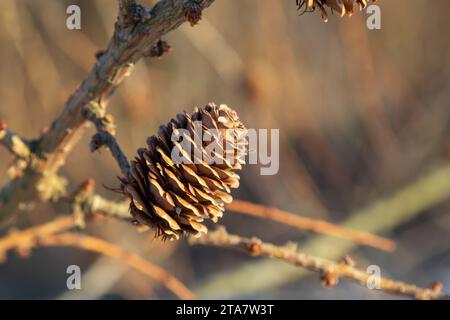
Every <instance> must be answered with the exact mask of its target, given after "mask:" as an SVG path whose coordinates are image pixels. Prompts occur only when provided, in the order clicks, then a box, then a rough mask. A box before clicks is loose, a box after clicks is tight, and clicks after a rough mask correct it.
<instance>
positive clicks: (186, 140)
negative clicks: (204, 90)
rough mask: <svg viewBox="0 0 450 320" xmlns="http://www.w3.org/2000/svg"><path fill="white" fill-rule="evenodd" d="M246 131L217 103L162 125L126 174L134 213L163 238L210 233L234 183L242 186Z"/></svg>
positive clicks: (233, 114)
mask: <svg viewBox="0 0 450 320" xmlns="http://www.w3.org/2000/svg"><path fill="white" fill-rule="evenodd" d="M182 129H185V130H182ZM214 129H215V130H214ZM246 133H247V130H246V129H245V127H244V125H243V124H242V122H241V121H240V120H239V118H238V116H237V115H236V112H235V111H233V110H232V109H230V108H229V107H228V106H226V105H220V106H216V105H215V104H212V103H211V104H208V105H207V106H206V107H205V108H204V109H203V110H202V109H200V110H199V109H198V108H195V110H194V112H192V113H191V114H188V113H186V112H184V113H179V114H178V115H177V116H176V119H172V120H171V121H170V122H169V123H168V124H167V125H163V126H161V127H160V129H159V132H158V136H152V137H150V138H148V139H147V145H148V146H147V148H141V149H139V150H138V156H137V157H136V158H135V159H134V160H133V161H132V162H131V168H132V169H131V175H130V177H128V178H122V179H121V182H122V191H123V193H124V194H126V195H127V196H128V197H129V198H130V199H131V202H130V211H131V214H132V216H133V217H134V218H135V219H136V221H137V222H138V223H139V224H144V225H148V226H150V227H154V228H156V236H161V237H163V239H170V240H173V239H179V237H180V236H181V235H189V234H191V235H194V236H200V235H201V234H202V233H207V231H208V229H207V227H206V226H205V225H204V224H202V222H203V221H204V220H205V219H210V220H212V221H213V222H217V220H218V219H219V218H220V217H222V215H223V212H224V210H225V208H224V205H225V203H230V202H231V201H232V197H231V195H230V194H229V193H230V188H237V187H238V186H239V175H238V174H236V173H235V172H234V171H235V170H239V169H241V164H242V163H243V161H242V160H243V157H244V156H245V155H246V152H247V140H246ZM172 136H177V137H181V138H178V139H172ZM202 136H203V137H204V138H203V140H202V138H201V137H202ZM172 140H174V141H172ZM202 141H203V142H202ZM211 143H215V144H214V146H215V147H216V148H214V151H211V148H209V147H208V146H211ZM188 147H189V148H188ZM173 154H175V155H177V154H178V155H182V156H183V158H181V159H182V160H184V161H182V162H181V161H179V160H177V159H174V156H172V155H173ZM175 160H177V161H175Z"/></svg>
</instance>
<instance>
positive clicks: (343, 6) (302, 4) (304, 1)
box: [296, 0, 377, 21]
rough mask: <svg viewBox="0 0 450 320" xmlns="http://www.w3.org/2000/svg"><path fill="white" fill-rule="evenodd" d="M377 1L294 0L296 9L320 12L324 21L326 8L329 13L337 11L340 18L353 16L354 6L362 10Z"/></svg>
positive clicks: (326, 13)
mask: <svg viewBox="0 0 450 320" xmlns="http://www.w3.org/2000/svg"><path fill="white" fill-rule="evenodd" d="M376 1H377V0H296V2H297V7H298V9H302V8H304V11H315V10H316V9H319V10H320V13H321V15H322V18H323V20H324V21H328V12H327V9H326V8H327V7H328V8H329V9H331V11H332V12H333V11H337V12H338V13H339V14H340V15H341V17H342V16H344V15H346V14H347V15H349V16H351V15H353V13H354V6H355V4H358V5H359V9H360V10H363V9H365V8H366V7H367V3H368V2H372V3H375V2H376Z"/></svg>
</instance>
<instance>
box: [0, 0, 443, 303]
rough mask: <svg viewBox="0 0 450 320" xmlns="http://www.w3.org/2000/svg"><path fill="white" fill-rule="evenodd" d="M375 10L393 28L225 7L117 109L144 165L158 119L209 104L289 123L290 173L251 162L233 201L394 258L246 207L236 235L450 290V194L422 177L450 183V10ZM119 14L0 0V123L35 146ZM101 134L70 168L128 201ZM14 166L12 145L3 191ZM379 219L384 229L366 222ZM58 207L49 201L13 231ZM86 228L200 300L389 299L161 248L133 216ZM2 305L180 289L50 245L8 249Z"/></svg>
mask: <svg viewBox="0 0 450 320" xmlns="http://www.w3.org/2000/svg"><path fill="white" fill-rule="evenodd" d="M143 3H145V4H150V3H151V1H143ZM69 4H77V5H79V6H80V7H81V10H82V30H81V31H69V30H67V29H66V27H65V23H66V17H67V15H66V13H65V11H66V7H67V6H68V5H69ZM379 5H380V6H381V10H382V29H381V30H378V31H369V30H368V29H367V28H366V25H365V15H364V14H363V13H358V14H355V16H353V17H351V18H349V17H345V18H342V19H341V18H339V17H338V16H337V15H333V16H331V17H330V21H329V22H328V23H323V22H322V20H321V18H320V15H319V13H317V12H316V13H312V14H305V15H303V16H299V14H298V12H297V11H296V5H295V1H294V0H279V1H273V0H243V1H238V0H234V1H229V0H227V1H224V0H217V1H216V2H215V3H214V4H213V5H212V6H211V8H209V9H208V10H207V11H205V15H204V19H203V20H202V21H201V23H200V24H199V25H198V26H196V27H194V28H191V27H189V26H188V25H183V26H182V27H180V28H179V29H177V30H176V31H174V32H172V33H170V34H169V35H168V36H167V37H166V38H165V40H167V41H168V42H169V43H170V44H171V45H172V47H173V52H172V53H171V54H169V55H165V56H163V57H162V58H161V59H148V60H145V61H140V62H139V64H138V65H137V67H136V68H135V69H134V72H133V73H132V75H131V77H130V78H128V79H127V80H126V81H125V83H124V84H123V85H121V86H120V88H119V89H118V90H117V92H116V93H115V95H114V97H113V99H112V101H111V103H110V105H109V111H110V112H111V113H112V114H113V115H114V117H115V119H116V122H117V125H118V130H117V131H118V140H119V142H120V143H121V144H122V146H123V148H124V151H125V152H126V153H127V154H128V155H129V156H130V157H131V156H132V155H133V153H134V152H135V150H136V149H137V148H138V147H140V146H142V145H144V143H145V140H146V137H147V136H149V135H152V134H154V133H155V132H156V131H157V128H158V127H159V125H160V124H162V123H165V122H167V121H168V120H169V119H170V118H171V117H173V116H174V115H175V114H176V113H177V112H180V111H182V110H191V109H192V107H193V106H195V105H199V106H202V105H204V104H206V103H207V102H209V101H215V102H217V103H227V104H229V105H230V106H232V107H233V108H235V109H236V110H237V111H238V113H239V114H240V116H241V118H242V119H243V120H244V123H246V125H247V126H248V127H253V128H268V129H270V128H278V129H280V162H281V163H280V171H279V173H278V174H277V175H275V176H261V175H260V174H259V167H258V166H255V165H252V166H246V167H245V168H244V170H243V172H242V179H241V182H242V185H241V187H240V188H239V189H238V190H237V191H235V192H234V196H235V197H236V198H239V199H243V200H249V201H252V202H255V203H261V204H266V205H270V206H273V207H278V208H281V209H285V210H288V211H290V212H293V213H296V214H301V215H305V216H308V217H314V218H321V219H326V220H329V221H332V222H335V223H340V224H349V225H354V226H359V227H361V228H362V226H364V228H365V229H370V230H373V231H377V233H379V234H381V235H384V236H386V237H389V238H391V239H393V240H395V241H396V242H397V244H398V248H397V250H396V251H395V252H394V253H386V252H381V251H378V250H376V249H371V248H367V247H358V246H355V245H354V244H352V243H349V242H348V241H344V240H339V239H335V238H331V237H325V236H321V235H314V234H311V233H308V232H303V231H299V230H295V229H293V228H290V227H286V226H283V225H280V224H278V223H275V222H270V221H264V220H258V219H255V218H251V217H247V216H242V215H238V214H234V213H227V214H226V215H225V217H224V219H223V220H222V223H223V224H224V225H226V226H227V228H228V230H229V231H230V232H233V233H238V234H241V235H245V236H252V235H255V236H258V237H261V238H263V239H264V240H267V241H270V242H274V243H278V244H283V243H285V242H286V241H288V240H292V241H295V242H298V243H299V248H300V249H301V250H302V249H303V250H305V251H307V252H309V253H313V254H317V255H320V256H328V257H332V258H335V259H337V258H339V257H341V256H344V255H345V254H346V253H350V254H351V255H352V256H353V258H354V260H356V261H357V262H358V264H359V265H360V266H367V265H370V264H376V265H378V266H380V268H381V270H382V274H383V275H385V276H391V277H394V278H397V279H401V280H404V281H408V282H413V283H416V284H418V285H421V286H428V284H429V283H430V282H431V281H433V280H440V281H441V282H443V283H444V290H447V291H446V292H447V293H448V290H449V289H448V288H449V286H450V276H449V274H450V273H449V267H450V233H449V231H450V215H449V210H450V202H449V201H447V200H445V199H446V198H450V190H448V189H449V188H448V187H447V189H446V190H444V191H443V192H444V193H448V197H443V200H439V201H434V202H433V201H431V202H430V201H429V202H427V200H424V198H426V194H427V192H426V191H427V190H433V189H436V188H437V189H439V188H445V187H442V186H441V184H440V183H438V182H439V181H441V180H442V179H441V180H439V179H438V178H436V181H435V180H430V181H428V184H426V185H425V186H423V185H420V183H421V182H420V181H422V180H421V179H423V177H427V176H429V175H433V174H434V175H437V177H439V172H440V170H441V169H442V168H446V166H448V165H449V156H450V90H449V83H450V61H449V57H450V42H449V41H448V33H449V31H450V20H449V19H448V12H449V10H450V2H449V1H447V0H434V1H431V2H430V1H422V0H394V1H392V0H391V1H387V0H380V2H379ZM116 13H117V8H116V1H114V0H95V1H91V0H89V1H88V0H85V1H77V0H70V1H56V0H39V1H36V0H1V1H0V118H2V119H4V120H6V121H7V122H8V124H9V126H10V127H11V128H12V129H13V130H14V131H16V132H18V133H20V134H21V135H23V136H24V137H29V138H32V137H36V136H37V135H39V133H40V132H41V130H43V128H45V127H46V126H48V125H49V124H50V123H51V120H52V119H53V118H54V117H55V116H56V115H57V114H58V113H59V112H60V111H61V110H62V107H63V105H64V101H65V100H66V99H67V98H68V96H69V95H70V94H71V93H72V92H73V91H74V90H75V89H76V88H77V86H78V84H79V83H80V82H81V81H82V79H83V77H84V76H85V75H86V74H87V72H88V71H89V70H90V68H91V67H92V66H93V64H94V63H95V56H94V55H95V53H96V52H97V51H98V50H100V49H102V48H105V46H106V45H107V42H108V39H109V38H110V37H111V35H112V32H113V25H114V21H115V17H116ZM93 132H94V130H93V129H92V128H91V129H89V130H88V132H87V133H86V134H85V135H84V138H83V140H82V141H81V142H80V143H79V144H78V146H77V147H76V149H75V150H74V151H73V152H72V153H71V155H70V157H69V159H68V162H67V165H66V166H65V167H64V168H63V170H62V173H63V174H64V175H66V176H67V177H68V179H69V181H70V186H71V188H72V189H73V188H75V187H76V186H77V185H78V184H79V183H81V182H83V181H84V180H85V179H86V178H94V179H95V180H96V181H97V191H98V192H99V193H101V194H102V195H104V196H107V197H110V198H116V199H118V198H119V196H118V195H117V194H116V193H114V192H111V191H108V189H107V188H104V187H103V185H104V186H106V187H111V188H114V187H117V186H118V180H117V175H119V171H118V169H117V167H116V164H115V163H114V162H113V160H112V159H111V157H110V156H109V154H108V152H107V151H102V152H100V153H95V154H91V153H90V152H89V149H88V143H89V138H90V136H91V135H92V133H93ZM10 161H11V158H10V156H9V155H8V153H7V152H6V151H5V150H3V149H0V179H1V180H2V181H5V179H6V178H7V175H6V170H7V168H8V164H9V163H10ZM436 172H437V173H436ZM447 177H448V175H447ZM418 181H419V186H421V188H416V187H417V184H418ZM424 190H425V192H424ZM402 192H406V193H402ZM422 202H424V203H425V205H423V206H421V205H420V204H421V203H422ZM386 203H389V204H390V205H391V207H392V206H394V209H392V208H391V207H389V210H388V209H387V208H386V207H385V206H384V205H385V204H386ZM405 210H406V211H407V212H406V213H405ZM367 212H371V214H372V215H371V217H372V219H371V220H370V221H365V220H364V219H360V218H358V217H361V216H363V217H364V213H367ZM62 213H64V212H59V211H58V208H57V207H55V206H52V205H38V206H36V207H35V208H34V209H33V210H32V211H30V212H28V213H26V214H23V216H21V217H20V219H19V221H17V225H16V227H26V226H29V225H33V224H36V223H39V222H44V221H47V220H50V219H51V218H52V217H54V216H55V215H57V214H62ZM355 217H356V218H355ZM373 217H375V218H373ZM352 219H353V220H352ZM358 219H359V220H358ZM352 223H353V224H352ZM1 232H2V234H5V233H6V231H5V230H2V231H1ZM86 232H88V233H90V234H95V235H98V236H100V237H102V238H106V239H108V240H110V241H112V242H114V243H119V244H121V245H123V246H124V247H125V248H128V249H131V250H133V251H134V252H138V253H140V254H141V255H142V256H143V257H145V258H147V259H149V260H151V261H153V262H155V263H156V264H158V265H161V266H163V267H164V268H165V269H166V270H167V271H169V272H171V273H172V274H174V275H176V276H177V277H178V278H180V279H181V280H183V282H184V283H185V284H186V285H187V286H188V287H189V288H191V289H192V290H194V292H196V293H197V294H199V295H200V297H201V298H274V299H310V298H318V299H330V298H332V299H354V298H362V299H380V298H388V299H390V298H393V297H391V296H388V295H385V294H383V293H380V292H376V291H371V290H366V289H364V288H360V287H358V286H357V285H354V284H352V283H348V282H344V281H343V282H341V283H339V285H338V286H337V287H335V288H333V289H325V288H322V287H321V285H320V282H319V280H318V276H317V275H316V274H310V273H306V272H303V271H302V270H299V269H298V268H295V267H292V266H289V265H285V264H283V263H281V262H277V261H271V260H267V259H255V258H250V257H247V256H245V255H242V254H240V253H237V252H232V251H227V250H222V249H215V248H206V247H190V246H189V245H188V244H187V243H186V242H185V241H179V242H170V243H161V242H159V241H157V240H153V234H152V233H145V234H141V233H138V232H136V230H135V229H134V228H133V227H131V226H129V225H127V224H125V223H121V222H115V221H109V220H105V221H103V222H102V223H96V224H93V226H91V227H89V228H88V230H87V231H86ZM70 264H77V265H79V266H80V267H81V269H82V274H83V278H82V290H79V291H74V292H69V291H67V289H66V277H67V275H66V268H67V266H68V265H70ZM0 298H2V299H12V298H27V299H28V298H30V299H56V298H86V299H100V298H102V299H108V298H119V299H121V298H124V299H142V298H143V299H161V298H174V296H173V295H172V294H171V293H170V292H169V291H167V290H166V289H164V288H163V287H161V286H160V284H158V283H155V282H152V281H151V280H149V279H148V278H147V277H145V276H143V275H142V274H140V273H138V272H137V271H134V270H130V269H128V268H127V267H125V266H124V265H123V264H121V263H120V262H117V261H114V260H111V259H109V258H104V257H99V256H98V255H95V254H91V253H87V252H83V251H80V250H76V249H67V248H59V249H48V248H46V249H37V250H33V252H32V255H31V256H30V257H28V258H26V259H20V258H18V257H17V256H16V255H15V254H14V253H11V254H10V255H9V256H8V260H7V262H5V263H3V264H0Z"/></svg>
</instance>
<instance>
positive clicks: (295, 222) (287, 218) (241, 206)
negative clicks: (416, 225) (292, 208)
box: [226, 200, 395, 251]
mask: <svg viewBox="0 0 450 320" xmlns="http://www.w3.org/2000/svg"><path fill="white" fill-rule="evenodd" d="M226 208H227V209H228V210H231V211H234V212H237V213H241V214H246V215H251V216H255V217H259V218H265V219H270V220H273V221H277V222H280V223H283V224H286V225H289V226H292V227H295V228H298V229H303V230H308V231H312V232H316V233H324V234H328V235H332V236H335V237H339V238H343V239H348V240H351V241H353V242H355V243H359V244H363V245H367V246H371V247H374V248H378V249H381V250H385V251H394V250H395V242H394V241H392V240H389V239H386V238H383V237H379V236H376V235H373V234H370V233H368V232H364V231H359V230H355V229H350V228H346V227H341V226H339V225H335V224H332V223H330V222H327V221H324V220H317V219H311V218H306V217H302V216H299V215H295V214H292V213H289V212H287V211H283V210H280V209H277V208H270V207H266V206H263V205H259V204H254V203H251V202H247V201H242V200H233V202H232V203H230V204H228V205H227V206H226Z"/></svg>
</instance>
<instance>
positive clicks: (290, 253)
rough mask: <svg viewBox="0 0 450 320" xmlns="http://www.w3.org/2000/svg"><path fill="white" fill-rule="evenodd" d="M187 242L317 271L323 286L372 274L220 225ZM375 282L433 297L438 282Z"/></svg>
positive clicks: (389, 288)
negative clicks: (431, 284) (427, 284)
mask: <svg viewBox="0 0 450 320" xmlns="http://www.w3.org/2000/svg"><path fill="white" fill-rule="evenodd" d="M190 243H191V244H201V245H210V246H216V247H225V248H230V249H235V250H239V251H243V252H245V253H248V254H250V255H252V256H262V257H270V258H274V259H278V260H281V261H284V262H287V263H289V264H293V265H296V266H299V267H303V268H305V269H308V270H310V271H313V272H318V273H319V274H320V275H321V279H322V281H323V283H324V284H325V285H327V286H333V285H335V284H336V283H337V281H338V279H340V278H345V279H349V280H352V281H354V282H357V283H359V284H360V285H361V286H364V287H367V283H368V281H370V280H371V277H373V275H372V274H370V273H367V272H366V271H365V270H362V269H358V268H355V267H354V266H352V265H351V264H348V263H346V262H334V261H331V260H327V259H323V258H319V257H315V256H311V255H307V254H305V253H302V252H298V251H297V246H296V245H294V244H288V245H286V246H276V245H274V244H271V243H265V242H262V241H261V240H260V239H258V238H244V237H241V236H238V235H233V234H229V233H228V232H227V231H226V230H225V228H223V227H222V228H219V229H218V230H216V231H214V232H210V233H208V234H207V235H205V236H202V237H200V238H198V239H194V238H192V239H190ZM379 285H380V290H382V291H385V292H388V293H392V294H397V295H403V296H408V297H412V298H415V299H437V298H439V296H440V289H439V286H436V288H438V289H437V290H433V289H427V288H420V287H417V286H415V285H411V284H407V283H404V282H400V281H395V280H392V279H388V278H381V279H380V281H379Z"/></svg>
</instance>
